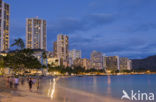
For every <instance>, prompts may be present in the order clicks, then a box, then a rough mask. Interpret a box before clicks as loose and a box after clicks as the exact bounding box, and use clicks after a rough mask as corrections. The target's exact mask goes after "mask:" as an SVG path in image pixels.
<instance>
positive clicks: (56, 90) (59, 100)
mask: <svg viewBox="0 0 156 102" xmlns="http://www.w3.org/2000/svg"><path fill="white" fill-rule="evenodd" d="M58 79H59V78H53V79H50V80H48V81H47V84H46V85H45V86H48V87H45V89H46V90H47V91H46V95H47V96H48V97H49V98H51V100H52V101H55V102H95V101H96V102H103V100H107V99H108V98H106V97H109V99H111V98H113V99H114V98H115V99H116V98H117V99H120V98H121V96H122V90H123V89H126V90H128V91H129V90H131V89H133V90H141V91H142V92H146V91H147V92H149V91H150V92H155V91H156V88H155V85H156V75H133V76H130V75H126V76H84V77H70V78H60V79H59V80H58ZM44 84H45V83H44ZM107 101H108V100H107ZM109 102H111V100H109ZM116 102H117V101H116Z"/></svg>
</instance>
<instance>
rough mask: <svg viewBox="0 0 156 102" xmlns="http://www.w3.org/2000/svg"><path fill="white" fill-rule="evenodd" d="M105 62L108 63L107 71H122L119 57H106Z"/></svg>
mask: <svg viewBox="0 0 156 102" xmlns="http://www.w3.org/2000/svg"><path fill="white" fill-rule="evenodd" d="M105 62H106V70H119V69H120V65H119V64H120V60H119V56H108V57H105Z"/></svg>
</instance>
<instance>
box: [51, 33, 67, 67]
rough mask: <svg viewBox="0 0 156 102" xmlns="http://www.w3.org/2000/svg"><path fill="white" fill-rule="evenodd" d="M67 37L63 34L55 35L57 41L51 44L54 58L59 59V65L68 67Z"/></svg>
mask: <svg viewBox="0 0 156 102" xmlns="http://www.w3.org/2000/svg"><path fill="white" fill-rule="evenodd" d="M68 39H69V38H68V36H67V35H63V34H58V35H57V41H56V42H54V43H53V50H54V56H55V57H56V58H58V59H60V65H63V66H65V67H67V66H68V64H69V62H68V58H69V51H68Z"/></svg>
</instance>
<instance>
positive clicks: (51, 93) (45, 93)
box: [0, 79, 122, 102]
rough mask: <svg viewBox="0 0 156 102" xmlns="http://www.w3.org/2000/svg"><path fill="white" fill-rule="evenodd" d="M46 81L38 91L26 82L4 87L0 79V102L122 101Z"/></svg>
mask: <svg viewBox="0 0 156 102" xmlns="http://www.w3.org/2000/svg"><path fill="white" fill-rule="evenodd" d="M53 81H54V79H53V80H52V81H51V83H47V81H44V82H43V83H44V84H42V87H41V89H40V92H37V91H36V88H35V86H34V88H33V90H32V92H30V91H29V89H28V85H27V83H25V85H24V86H22V85H19V87H18V90H15V89H9V88H6V87H4V85H5V83H4V82H2V79H1V87H0V89H1V91H0V102H122V101H121V100H119V99H114V98H111V97H105V96H98V95H95V94H92V93H88V92H84V91H80V90H75V89H70V88H65V87H62V86H61V85H58V84H57V81H56V80H55V82H53Z"/></svg>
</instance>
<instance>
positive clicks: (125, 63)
mask: <svg viewBox="0 0 156 102" xmlns="http://www.w3.org/2000/svg"><path fill="white" fill-rule="evenodd" d="M131 64H132V63H131V60H129V59H128V58H126V57H120V70H131V67H132V65H131Z"/></svg>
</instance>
